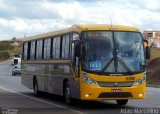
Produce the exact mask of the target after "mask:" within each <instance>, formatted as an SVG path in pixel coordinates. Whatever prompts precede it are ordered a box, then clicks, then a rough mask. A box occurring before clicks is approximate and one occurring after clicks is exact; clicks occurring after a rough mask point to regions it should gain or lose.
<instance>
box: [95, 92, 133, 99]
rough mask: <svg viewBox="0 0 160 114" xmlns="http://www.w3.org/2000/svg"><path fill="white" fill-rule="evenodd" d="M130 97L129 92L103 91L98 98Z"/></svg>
mask: <svg viewBox="0 0 160 114" xmlns="http://www.w3.org/2000/svg"><path fill="white" fill-rule="evenodd" d="M129 97H132V94H131V93H130V92H117V93H116V92H115V93H114V92H105V93H101V94H100V95H99V96H98V98H129Z"/></svg>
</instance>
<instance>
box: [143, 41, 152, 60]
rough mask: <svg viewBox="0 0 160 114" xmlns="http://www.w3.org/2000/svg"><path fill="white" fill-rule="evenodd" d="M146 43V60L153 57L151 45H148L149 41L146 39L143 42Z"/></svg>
mask: <svg viewBox="0 0 160 114" xmlns="http://www.w3.org/2000/svg"><path fill="white" fill-rule="evenodd" d="M143 41H144V43H146V44H147V45H146V46H145V50H146V51H145V56H146V59H150V57H151V51H150V46H149V43H148V40H146V39H144V40H143Z"/></svg>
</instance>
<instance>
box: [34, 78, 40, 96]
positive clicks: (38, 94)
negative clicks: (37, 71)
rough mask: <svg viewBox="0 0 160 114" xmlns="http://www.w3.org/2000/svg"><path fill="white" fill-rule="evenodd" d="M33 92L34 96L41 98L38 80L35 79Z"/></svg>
mask: <svg viewBox="0 0 160 114" xmlns="http://www.w3.org/2000/svg"><path fill="white" fill-rule="evenodd" d="M33 90H34V95H35V96H36V97H38V96H40V91H39V88H38V82H37V79H36V78H34V79H33Z"/></svg>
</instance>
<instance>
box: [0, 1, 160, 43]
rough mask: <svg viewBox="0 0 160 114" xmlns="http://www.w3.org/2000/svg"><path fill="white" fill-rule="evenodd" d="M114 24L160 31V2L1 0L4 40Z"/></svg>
mask: <svg viewBox="0 0 160 114" xmlns="http://www.w3.org/2000/svg"><path fill="white" fill-rule="evenodd" d="M111 23H112V24H114V25H126V26H133V27H137V28H139V29H140V30H141V31H143V30H160V0H0V40H8V39H12V38H13V37H16V38H18V39H19V38H23V37H27V36H32V35H36V34H41V33H45V32H50V31H54V30H59V29H61V28H65V27H69V26H71V25H73V24H111Z"/></svg>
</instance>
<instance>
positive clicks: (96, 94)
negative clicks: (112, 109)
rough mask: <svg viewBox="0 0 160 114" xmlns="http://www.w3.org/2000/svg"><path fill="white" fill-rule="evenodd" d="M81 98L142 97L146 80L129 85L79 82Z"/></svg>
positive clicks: (116, 98) (113, 98)
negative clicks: (110, 85)
mask: <svg viewBox="0 0 160 114" xmlns="http://www.w3.org/2000/svg"><path fill="white" fill-rule="evenodd" d="M80 91H81V92H80V93H81V96H80V97H81V98H80V99H81V100H118V99H144V97H145V92H146V82H144V83H142V84H140V85H136V86H131V87H100V86H92V85H89V84H85V83H81V89H80Z"/></svg>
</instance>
